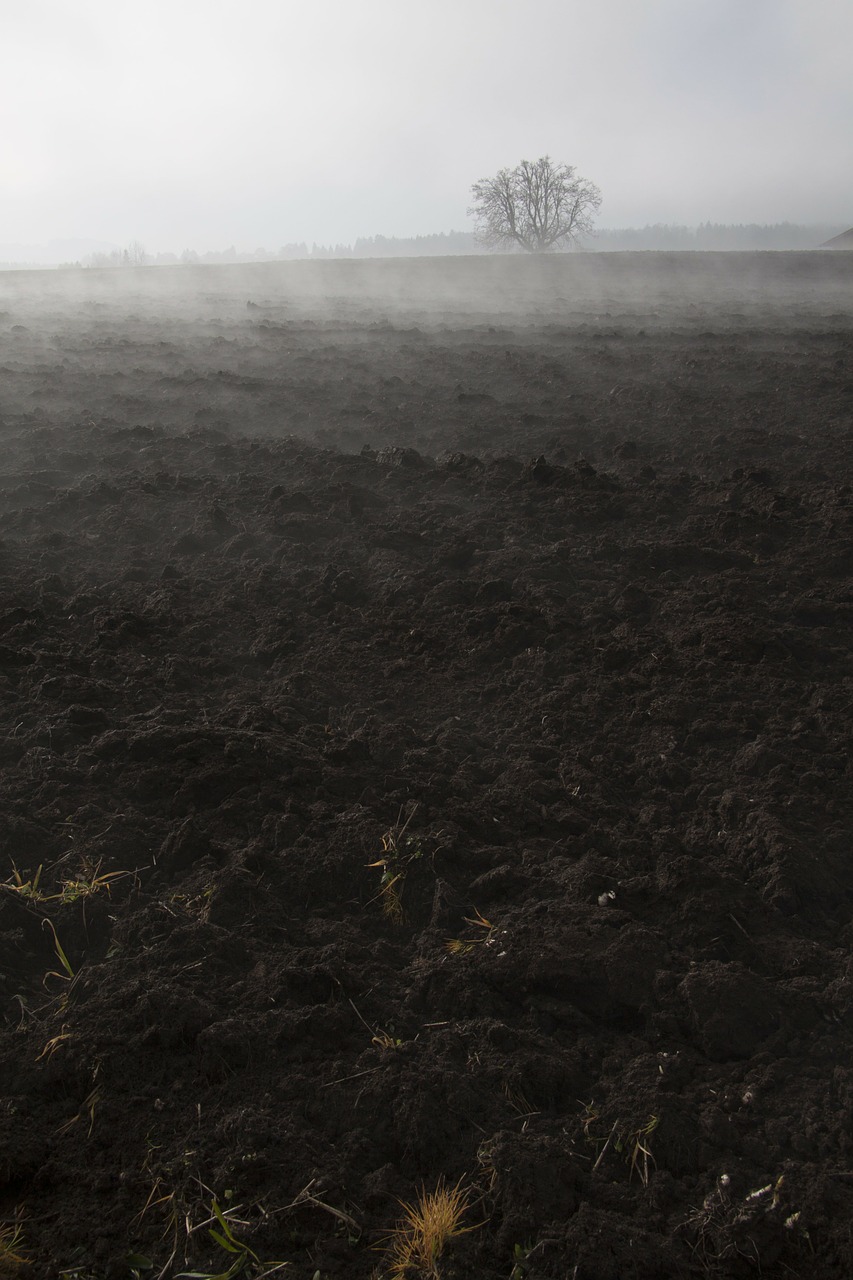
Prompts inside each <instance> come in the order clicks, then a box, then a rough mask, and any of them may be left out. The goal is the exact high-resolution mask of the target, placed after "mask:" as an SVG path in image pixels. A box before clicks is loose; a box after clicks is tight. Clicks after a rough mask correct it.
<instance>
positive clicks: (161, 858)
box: [0, 254, 853, 1280]
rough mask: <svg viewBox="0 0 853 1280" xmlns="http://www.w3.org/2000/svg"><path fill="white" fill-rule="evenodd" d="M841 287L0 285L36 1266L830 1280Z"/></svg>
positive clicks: (5, 713) (850, 608)
mask: <svg viewBox="0 0 853 1280" xmlns="http://www.w3.org/2000/svg"><path fill="white" fill-rule="evenodd" d="M851 284H853V254H778V255H770V254H768V255H755V256H750V255H743V256H741V255H731V256H729V257H727V258H723V257H718V256H716V255H706V256H701V255H696V256H692V255H683V256H681V255H661V256H660V257H658V256H657V255H637V256H630V255H612V256H595V255H591V256H589V257H585V258H584V257H579V258H566V259H556V260H553V259H552V260H549V261H548V262H546V263H543V262H539V261H535V260H533V261H531V260H522V259H512V260H497V261H496V260H492V259H480V260H477V259H475V260H462V261H461V262H459V263H455V262H453V261H452V260H449V261H446V262H443V263H430V262H414V263H413V262H408V263H397V264H388V263H373V264H370V263H369V264H347V263H333V264H322V263H320V264H294V265H293V266H291V267H281V268H276V267H272V268H270V267H267V268H258V269H257V270H253V271H239V270H231V269H229V268H219V269H211V270H199V271H198V272H194V271H193V270H192V269H188V270H187V271H185V272H183V273H181V272H169V271H161V272H157V271H154V270H150V271H148V272H142V273H139V274H137V275H133V274H132V273H131V274H128V275H127V276H125V275H122V273H116V274H115V275H113V276H110V275H108V274H105V275H100V274H99V273H96V272H91V273H80V274H79V275H78V274H74V273H68V274H63V273H56V274H51V275H50V276H47V275H44V276H42V275H38V274H35V273H33V274H25V275H6V276H0V312H2V316H0V365H1V366H2V368H0V378H2V381H0V439H2V448H3V452H2V462H1V463H0V472H2V474H0V695H2V696H0V715H2V728H0V734H1V735H2V736H0V771H2V773H0V776H1V777H2V795H3V805H2V809H0V832H2V857H3V867H2V872H0V878H2V879H3V880H5V886H4V887H3V888H2V889H0V1011H2V1027H0V1105H2V1109H3V1117H4V1123H3V1127H2V1129H1V1130H0V1141H2V1148H0V1194H2V1202H0V1219H2V1221H3V1224H5V1228H6V1230H7V1232H8V1233H11V1232H12V1231H13V1230H14V1224H15V1223H16V1222H19V1223H20V1225H21V1232H22V1247H23V1249H24V1251H25V1252H26V1254H27V1256H28V1258H29V1260H30V1264H31V1265H30V1267H29V1269H28V1270H27V1271H26V1274H31V1275H37V1276H40V1277H41V1276H44V1277H50V1278H51V1280H53V1278H55V1277H59V1276H63V1275H64V1276H66V1277H68V1278H69V1280H70V1278H72V1277H73V1278H74V1280H126V1278H129V1277H130V1276H131V1275H132V1274H134V1271H133V1268H134V1267H135V1268H136V1271H137V1272H138V1274H139V1275H141V1276H151V1277H158V1276H159V1277H162V1280H170V1278H171V1277H173V1276H177V1274H178V1273H180V1272H185V1271H187V1270H190V1271H196V1272H203V1273H206V1272H222V1271H225V1270H227V1267H228V1265H229V1264H230V1263H234V1262H237V1263H239V1262H240V1259H241V1257H242V1258H243V1260H244V1261H245V1263H246V1268H245V1271H244V1272H242V1273H241V1274H245V1275H246V1276H252V1275H258V1274H260V1273H262V1271H263V1267H261V1266H258V1265H256V1264H255V1263H254V1262H253V1260H252V1256H251V1255H249V1254H248V1253H243V1254H241V1253H240V1252H239V1250H238V1252H237V1254H229V1253H228V1252H227V1251H225V1250H223V1249H222V1248H221V1247H220V1246H218V1245H217V1244H216V1243H215V1241H214V1240H213V1239H212V1238H211V1236H210V1235H209V1231H208V1225H210V1224H211V1213H212V1205H213V1203H214V1201H215V1202H216V1204H217V1205H218V1206H219V1207H220V1208H221V1210H222V1211H227V1212H228V1214H229V1215H230V1216H231V1222H232V1228H231V1229H232V1230H233V1232H234V1235H235V1237H236V1238H238V1239H239V1240H241V1241H243V1242H245V1244H247V1245H250V1246H251V1249H252V1250H253V1251H254V1253H255V1254H256V1255H257V1256H258V1258H259V1259H261V1260H264V1261H266V1260H275V1261H285V1260H286V1261H288V1262H289V1263H290V1264H291V1265H290V1267H289V1268H288V1269H287V1270H286V1271H284V1272H282V1273H281V1274H283V1275H290V1276H293V1277H294V1280H312V1278H313V1277H315V1276H319V1277H320V1278H321V1280H332V1278H334V1277H347V1278H352V1280H367V1277H369V1276H371V1275H373V1274H376V1275H377V1276H384V1275H386V1274H387V1273H388V1266H387V1262H386V1257H385V1255H384V1254H383V1239H384V1238H385V1237H386V1236H387V1234H388V1231H389V1229H390V1228H391V1227H393V1225H394V1223H395V1221H396V1220H397V1219H398V1218H399V1217H400V1215H401V1209H400V1204H399V1201H400V1200H404V1201H413V1200H415V1199H416V1198H417V1197H418V1195H419V1193H420V1190H421V1188H422V1187H425V1188H426V1190H427V1191H431V1190H433V1189H435V1188H436V1186H438V1185H440V1180H441V1179H444V1180H445V1183H446V1185H448V1186H452V1185H453V1184H455V1183H456V1182H457V1181H458V1180H460V1179H462V1180H463V1181H464V1185H465V1186H466V1187H467V1188H468V1193H469V1197H470V1201H471V1207H470V1210H469V1212H468V1215H467V1217H466V1218H465V1219H464V1223H465V1225H468V1226H471V1227H475V1228H476V1229H475V1230H472V1231H470V1232H468V1233H466V1234H462V1235H459V1236H458V1237H457V1238H455V1239H454V1240H452V1241H451V1242H450V1243H449V1244H448V1246H447V1249H446V1250H445V1252H444V1254H443V1255H442V1257H441V1259H440V1261H439V1264H438V1265H439V1272H440V1275H441V1277H443V1280H463V1278H464V1280H474V1278H475V1277H476V1280H509V1277H512V1280H567V1278H569V1277H574V1278H575V1280H626V1278H629V1277H632V1278H633V1277H636V1278H637V1280H640V1278H643V1280H655V1278H659V1277H692V1276H704V1275H710V1276H725V1277H729V1276H731V1277H741V1276H744V1277H753V1276H759V1275H761V1276H764V1277H776V1276H779V1277H782V1276H788V1277H790V1276H793V1277H810V1278H811V1277H818V1276H819V1277H821V1278H824V1280H834V1278H836V1277H838V1278H839V1280H840V1278H841V1277H844V1278H845V1280H846V1278H847V1277H849V1275H850V1274H851V1270H852V1269H853V1243H851V1222H853V1058H851V1031H853V985H851V978H853V961H851V944H853V925H851V913H853V852H851V851H852V850H853V843H851V834H853V823H851V818H853V793H851V764H850V757H849V740H850V728H851V702H853V657H851V646H850V634H851V623H853V570H851V534H853V490H851V442H853V354H851V352H853V344H851V334H853V306H851V298H852V297H853V291H851ZM247 304H248V305H247ZM206 1223H207V1224H208V1225H205V1224H206ZM212 1225H213V1226H214V1227H216V1226H217V1223H216V1221H215V1220H213V1221H212ZM220 1234H221V1231H220ZM0 1239H2V1236H0ZM0 1270H2V1254H0ZM425 1274H426V1273H418V1272H416V1271H415V1270H414V1269H412V1270H411V1271H410V1272H408V1273H407V1275H408V1276H409V1277H410V1280H421V1277H422V1276H423V1275H425Z"/></svg>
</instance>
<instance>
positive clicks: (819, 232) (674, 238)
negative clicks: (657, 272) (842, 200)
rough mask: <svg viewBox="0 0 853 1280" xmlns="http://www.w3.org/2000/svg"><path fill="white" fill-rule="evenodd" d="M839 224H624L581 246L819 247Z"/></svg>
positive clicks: (603, 249)
mask: <svg viewBox="0 0 853 1280" xmlns="http://www.w3.org/2000/svg"><path fill="white" fill-rule="evenodd" d="M843 230H844V227H841V226H838V225H826V226H824V225H820V226H800V225H798V224H796V223H793V222H777V223H775V224H773V225H772V226H765V225H761V224H759V223H755V222H748V223H731V224H728V223H718V222H703V223H701V224H700V225H699V226H698V227H678V226H665V225H663V224H662V223H656V224H655V225H654V226H651V227H626V228H625V229H624V230H618V231H597V232H596V234H595V239H594V240H593V241H591V242H587V244H586V245H585V246H584V247H585V248H588V249H595V250H598V252H607V251H608V250H612V251H617V250H631V249H633V250H642V249H652V250H666V249H669V250H678V249H681V250H690V249H699V250H713V251H717V252H719V251H723V252H725V251H726V250H735V251H737V250H740V251H743V250H749V249H818V248H819V247H820V246H821V245H822V244H823V243H824V241H826V240H829V239H830V238H831V237H832V236H836V235H838V234H839V233H840V232H842V231H843Z"/></svg>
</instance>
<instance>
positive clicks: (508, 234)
mask: <svg viewBox="0 0 853 1280" xmlns="http://www.w3.org/2000/svg"><path fill="white" fill-rule="evenodd" d="M471 194H472V195H473V197H474V203H473V205H472V206H471V208H470V209H469V210H468V213H469V214H470V215H472V216H473V217H475V218H476V219H477V239H478V240H480V242H481V243H482V244H486V245H489V246H490V247H492V248H504V247H508V246H513V245H520V246H521V248H522V249H526V250H527V252H528V253H547V252H548V251H549V250H551V249H558V248H560V247H563V246H565V245H567V244H571V243H572V242H573V241H575V240H577V239H578V238H579V237H580V236H582V235H589V234H590V233H591V232H592V223H593V215H594V214H595V213H596V212H597V211H598V209H599V207H600V205H601V192H600V191H599V189H598V187H597V186H595V184H594V183H592V182H588V181H587V179H586V178H581V177H579V176H578V175H577V173H576V172H575V170H574V167H573V166H572V165H570V164H554V162H553V160H552V159H551V157H550V156H542V157H541V158H540V159H539V160H522V162H521V164H519V165H516V167H515V168H514V169H501V171H500V173H498V174H496V176H495V177H494V178H483V179H481V181H480V182H475V183H474V185H473V187H472V188H471Z"/></svg>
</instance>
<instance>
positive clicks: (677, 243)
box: [63, 222, 845, 267]
mask: <svg viewBox="0 0 853 1280" xmlns="http://www.w3.org/2000/svg"><path fill="white" fill-rule="evenodd" d="M844 229H845V228H844V227H842V226H839V225H826V226H823V225H820V226H801V225H798V224H796V223H792V222H779V223H776V224H774V225H772V226H763V225H759V224H758V223H737V224H725V223H715V222H703V223H702V224H701V225H700V226H698V227H682V226H668V225H664V224H663V223H656V224H655V225H654V226H647V227H626V228H623V229H620V230H602V231H597V232H596V233H595V235H594V236H592V237H590V238H589V239H587V240H585V241H584V242H583V244H581V245H580V246H579V250H576V251H580V252H588V253H608V252H618V251H631V250H633V251H638V250H652V251H654V250H657V251H662V250H663V251H665V250H682V251H684V250H715V251H721V250H722V251H725V250H734V251H736V250H740V251H744V250H750V249H753V250H755V249H783V250H784V249H817V248H818V247H819V246H820V245H821V244H823V243H824V241H826V240H829V239H830V238H831V237H832V236H835V235H838V234H839V233H840V232H842V231H843V230H844ZM486 252H488V250H485V249H484V248H483V246H482V245H480V244H478V242H477V240H476V239H475V237H474V234H473V232H471V231H444V232H440V233H439V234H437V235H429V236H410V237H404V236H366V237H360V238H359V239H357V240H356V241H355V243H354V244H334V245H332V244H330V245H325V244H316V243H314V244H312V245H310V246H309V245H308V244H306V243H305V242H304V241H301V242H299V243H297V244H285V245H282V246H281V248H280V249H277V250H275V249H263V248H261V249H253V250H250V251H248V252H246V251H244V250H238V249H236V248H234V247H233V245H232V246H231V248H228V249H222V250H219V251H216V252H207V253H199V252H197V251H196V250H195V249H184V251H183V252H182V253H151V254H150V253H147V252H146V251H145V249H144V247H143V246H142V245H141V244H140V243H139V242H138V241H135V242H134V243H133V244H131V245H129V246H128V248H126V249H116V250H114V251H113V252H111V253H93V254H90V255H89V256H88V257H86V258H84V259H83V261H82V262H81V263H64V264H63V265H65V266H84V267H138V266H177V265H179V264H181V263H183V264H186V265H192V264H194V263H217V262H289V261H296V260H299V259H309V260H310V259H320V258H426V257H449V256H452V255H455V254H474V253H478V254H479V253H486Z"/></svg>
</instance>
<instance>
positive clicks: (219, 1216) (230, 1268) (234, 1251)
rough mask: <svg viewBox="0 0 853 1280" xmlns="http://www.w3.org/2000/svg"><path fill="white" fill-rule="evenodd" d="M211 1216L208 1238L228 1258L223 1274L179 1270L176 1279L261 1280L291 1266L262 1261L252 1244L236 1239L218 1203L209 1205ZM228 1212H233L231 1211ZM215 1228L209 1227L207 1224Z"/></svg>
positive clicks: (284, 1263)
mask: <svg viewBox="0 0 853 1280" xmlns="http://www.w3.org/2000/svg"><path fill="white" fill-rule="evenodd" d="M210 1208H211V1215H212V1216H211V1217H210V1218H209V1219H208V1222H207V1223H203V1224H202V1225H205V1226H207V1227H208V1235H209V1236H210V1238H211V1240H213V1242H214V1243H215V1244H217V1245H218V1246H219V1248H220V1249H222V1250H223V1251H224V1252H225V1253H226V1254H227V1255H228V1256H229V1257H230V1259H231V1261H230V1262H229V1263H228V1264H227V1265H226V1266H225V1268H224V1270H222V1271H179V1272H178V1273H177V1276H176V1280H182V1278H183V1280H234V1277H236V1276H246V1277H247V1280H248V1277H252V1280H264V1277H266V1276H272V1275H275V1274H276V1273H277V1272H279V1271H283V1270H284V1268H285V1267H288V1266H290V1263H289V1262H261V1260H260V1258H259V1257H258V1255H257V1254H256V1253H255V1251H254V1249H253V1248H252V1247H251V1245H248V1244H246V1242H245V1240H241V1239H239V1237H238V1236H237V1235H235V1233H234V1229H233V1226H232V1223H231V1222H230V1221H229V1219H228V1216H227V1212H229V1211H223V1210H222V1209H221V1208H220V1206H219V1203H218V1201H217V1200H214V1201H213V1203H212V1204H211V1206H210ZM230 1212H231V1213H234V1212H236V1210H230ZM213 1222H215V1223H216V1226H215V1227H214V1226H210V1225H209V1224H210V1223H213Z"/></svg>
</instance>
